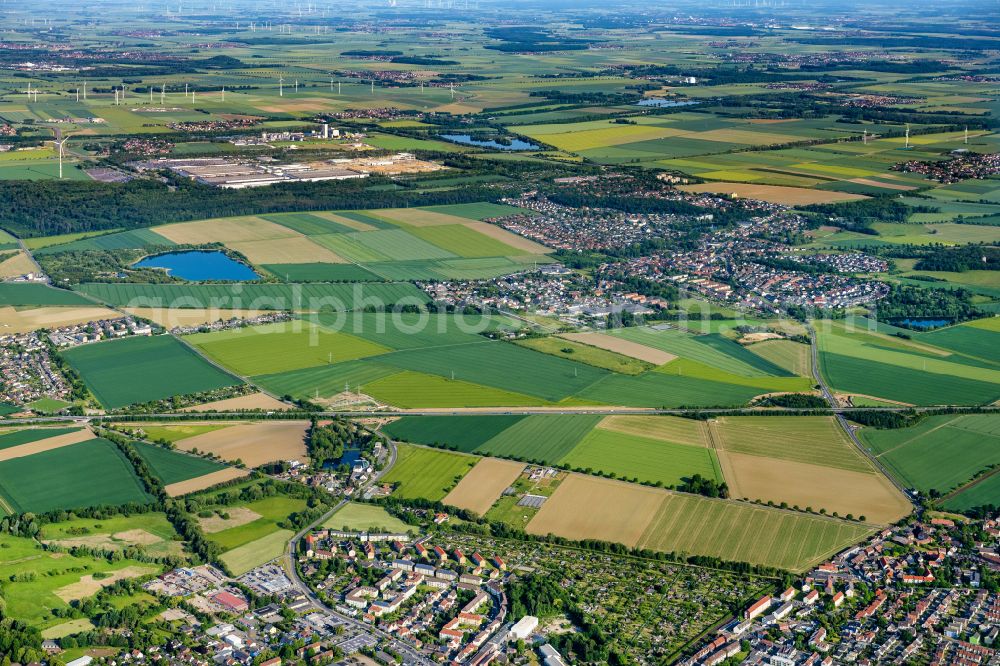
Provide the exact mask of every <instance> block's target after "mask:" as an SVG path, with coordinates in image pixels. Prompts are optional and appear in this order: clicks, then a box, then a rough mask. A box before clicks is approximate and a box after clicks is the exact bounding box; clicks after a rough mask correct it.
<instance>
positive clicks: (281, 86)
mask: <svg viewBox="0 0 1000 666" xmlns="http://www.w3.org/2000/svg"><path fill="white" fill-rule="evenodd" d="M284 84H285V77H284V76H282V75H281V74H278V97H284V96H285V87H284Z"/></svg>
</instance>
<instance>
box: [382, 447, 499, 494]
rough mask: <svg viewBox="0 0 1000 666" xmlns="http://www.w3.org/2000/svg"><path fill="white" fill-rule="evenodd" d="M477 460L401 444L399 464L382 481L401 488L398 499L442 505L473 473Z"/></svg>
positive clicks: (397, 461) (396, 492) (396, 491)
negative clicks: (461, 482)
mask: <svg viewBox="0 0 1000 666" xmlns="http://www.w3.org/2000/svg"><path fill="white" fill-rule="evenodd" d="M477 460H479V459H478V458H476V457H474V456H464V455H460V454H457V453H447V452H445V451H437V450H435V449H425V448H420V447H416V446H409V445H406V444H401V445H399V447H398V454H397V458H396V464H395V465H393V467H392V469H390V470H389V473H388V474H386V475H385V476H383V477H382V481H384V482H385V483H390V484H395V485H396V486H397V487H396V490H395V491H394V493H393V494H394V495H396V496H397V497H401V498H403V499H415V498H418V497H422V498H424V499H429V500H432V501H438V500H441V499H443V498H444V496H445V495H447V494H448V491H449V490H451V489H452V488H453V487H454V486H455V484H456V483H458V481H459V480H460V479H461V478H462V477H463V476H465V474H466V472H468V471H469V470H470V469H472V467H473V465H475V464H476V461H477Z"/></svg>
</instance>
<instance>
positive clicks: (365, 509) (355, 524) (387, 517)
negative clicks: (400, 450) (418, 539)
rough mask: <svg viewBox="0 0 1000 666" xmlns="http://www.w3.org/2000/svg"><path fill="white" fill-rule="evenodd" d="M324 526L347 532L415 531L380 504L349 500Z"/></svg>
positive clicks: (402, 532) (404, 532) (399, 532)
mask: <svg viewBox="0 0 1000 666" xmlns="http://www.w3.org/2000/svg"><path fill="white" fill-rule="evenodd" d="M323 526H324V527H329V528H331V529H335V530H344V531H347V532H395V533H398V534H406V533H407V532H411V531H413V529H414V528H413V526H412V525H407V524H406V523H404V522H403V521H402V520H400V519H399V518H396V517H395V516H393V515H391V514H390V513H389V512H388V511H386V510H385V509H383V508H382V507H380V506H375V505H373V504H359V503H358V502H348V503H347V504H346V505H345V506H344V508H342V509H340V510H339V511H337V513H335V514H333V515H332V516H330V519H329V520H327V521H326V522H325V523H323Z"/></svg>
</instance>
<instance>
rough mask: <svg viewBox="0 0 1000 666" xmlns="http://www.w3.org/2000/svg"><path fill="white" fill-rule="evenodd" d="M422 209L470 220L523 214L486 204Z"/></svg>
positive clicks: (515, 209) (519, 211)
mask: <svg viewBox="0 0 1000 666" xmlns="http://www.w3.org/2000/svg"><path fill="white" fill-rule="evenodd" d="M424 209H425V210H430V211H434V212H435V213H443V214H445V215H454V216H456V217H464V218H467V219H470V220H488V219H490V218H493V217H504V216H506V215H513V214H515V213H523V212H524V211H523V210H521V209H520V208H516V207H514V206H506V205H504V204H494V203H486V202H483V203H468V204H451V205H445V206H424Z"/></svg>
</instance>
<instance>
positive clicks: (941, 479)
mask: <svg viewBox="0 0 1000 666" xmlns="http://www.w3.org/2000/svg"><path fill="white" fill-rule="evenodd" d="M860 435H861V439H862V441H863V442H864V443H865V445H866V446H867V447H868V448H869V449H870V450H871V451H872V453H873V454H874V455H876V456H877V457H878V459H879V461H880V462H881V463H882V464H883V465H885V466H886V467H887V468H888V469H889V471H890V472H892V474H893V475H894V476H895V477H896V478H897V479H899V481H900V482H901V483H902V484H903V485H905V486H906V487H908V488H916V489H918V490H920V491H921V492H924V493H927V492H930V491H931V490H936V491H938V492H939V493H941V494H945V493H947V492H948V491H950V490H953V489H955V488H958V487H960V486H961V485H962V484H964V483H965V482H967V481H968V480H969V479H971V478H972V477H973V476H975V475H976V474H977V473H979V472H981V471H983V470H984V469H986V468H987V467H989V466H990V465H995V464H1000V416H997V415H995V414H965V415H953V414H949V415H940V416H928V417H926V418H924V419H923V420H922V421H921V422H920V423H918V424H917V425H915V426H911V427H909V428H900V429H896V430H876V429H874V428H862V429H861V431H860Z"/></svg>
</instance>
